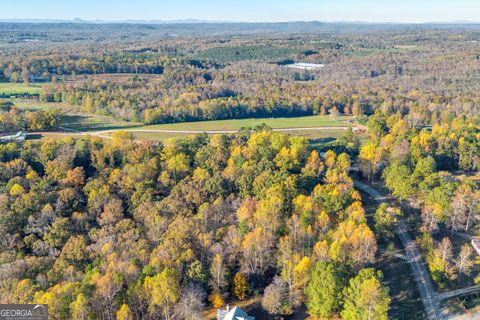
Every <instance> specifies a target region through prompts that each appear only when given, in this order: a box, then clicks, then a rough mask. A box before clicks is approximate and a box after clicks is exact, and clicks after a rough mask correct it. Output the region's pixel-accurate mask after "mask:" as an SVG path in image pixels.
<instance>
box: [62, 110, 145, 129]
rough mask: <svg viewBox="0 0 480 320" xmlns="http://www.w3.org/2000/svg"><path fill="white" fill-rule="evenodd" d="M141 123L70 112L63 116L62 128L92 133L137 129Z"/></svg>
mask: <svg viewBox="0 0 480 320" xmlns="http://www.w3.org/2000/svg"><path fill="white" fill-rule="evenodd" d="M139 125H140V124H139V123H135V122H127V121H122V120H117V119H115V118H113V117H110V116H101V115H95V114H84V113H74V112H68V113H64V114H63V115H62V120H61V126H62V127H64V128H68V129H71V130H76V131H84V132H92V131H104V130H121V129H128V128H135V127H137V126H139Z"/></svg>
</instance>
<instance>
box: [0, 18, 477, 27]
mask: <svg viewBox="0 0 480 320" xmlns="http://www.w3.org/2000/svg"><path fill="white" fill-rule="evenodd" d="M0 22H1V23H85V24H124V23H126V24H200V23H201V24H218V23H225V24H282V23H283V24H285V23H288V24H291V23H299V24H302V23H322V24H363V25H383V24H385V25H462V24H467V25H468V24H471V25H476V24H480V20H479V21H469V20H459V21H427V22H398V21H384V22H369V21H350V20H338V21H321V20H310V21H295V20H292V21H274V22H268V21H255V22H254V21H233V20H201V19H176V20H157V19H155V20H142V19H124V20H101V19H100V20H84V19H81V18H75V19H70V20H69V19H29V18H15V19H2V18H0Z"/></svg>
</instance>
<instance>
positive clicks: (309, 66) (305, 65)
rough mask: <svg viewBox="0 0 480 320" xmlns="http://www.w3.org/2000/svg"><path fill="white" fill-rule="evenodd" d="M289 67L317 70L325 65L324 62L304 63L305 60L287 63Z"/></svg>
mask: <svg viewBox="0 0 480 320" xmlns="http://www.w3.org/2000/svg"><path fill="white" fill-rule="evenodd" d="M287 67H288V68H292V69H301V70H309V71H310V70H317V69H321V68H323V67H325V65H324V64H317V63H304V62H300V63H293V64H288V65H287Z"/></svg>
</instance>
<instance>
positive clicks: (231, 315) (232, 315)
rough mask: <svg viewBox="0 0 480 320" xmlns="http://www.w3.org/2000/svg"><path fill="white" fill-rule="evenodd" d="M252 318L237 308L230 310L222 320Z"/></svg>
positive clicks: (248, 319)
mask: <svg viewBox="0 0 480 320" xmlns="http://www.w3.org/2000/svg"><path fill="white" fill-rule="evenodd" d="M254 319H255V318H254V317H250V316H249V315H248V314H247V313H246V312H245V311H243V310H242V309H240V308H239V307H234V308H233V309H232V310H230V311H229V312H227V314H225V316H224V318H223V320H254Z"/></svg>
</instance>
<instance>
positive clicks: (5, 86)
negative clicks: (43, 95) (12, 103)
mask: <svg viewBox="0 0 480 320" xmlns="http://www.w3.org/2000/svg"><path fill="white" fill-rule="evenodd" d="M17 94H18V95H21V94H30V95H38V94H40V85H39V84H35V83H31V84H30V85H26V84H24V83H10V82H1V83H0V96H2V95H3V96H5V95H17Z"/></svg>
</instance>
